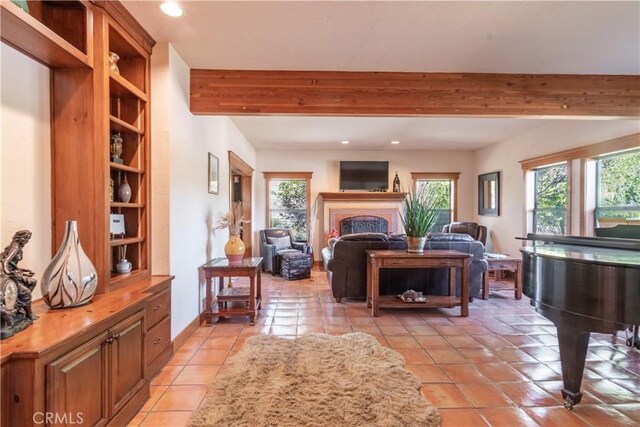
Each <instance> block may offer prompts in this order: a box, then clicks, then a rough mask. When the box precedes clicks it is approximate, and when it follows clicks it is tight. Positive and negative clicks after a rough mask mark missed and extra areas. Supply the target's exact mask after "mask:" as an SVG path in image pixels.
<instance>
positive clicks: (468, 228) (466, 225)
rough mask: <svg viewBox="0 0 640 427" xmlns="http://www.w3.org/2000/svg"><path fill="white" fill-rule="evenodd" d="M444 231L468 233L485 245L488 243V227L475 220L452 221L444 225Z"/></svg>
mask: <svg viewBox="0 0 640 427" xmlns="http://www.w3.org/2000/svg"><path fill="white" fill-rule="evenodd" d="M442 232H443V233H460V234H468V235H469V236H471V237H473V238H474V240H477V241H479V242H480V243H482V244H483V245H486V244H487V227H485V226H484V225H480V224H478V223H475V222H452V223H451V224H447V225H445V226H444V227H442Z"/></svg>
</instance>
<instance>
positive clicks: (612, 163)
mask: <svg viewBox="0 0 640 427" xmlns="http://www.w3.org/2000/svg"><path fill="white" fill-rule="evenodd" d="M595 216H596V224H599V223H604V222H611V223H613V222H618V223H621V224H624V223H626V222H627V221H628V220H630V219H631V220H640V150H633V151H631V152H625V153H617V154H611V155H606V156H602V157H599V158H598V159H597V160H596V209H595ZM600 225H602V224H600Z"/></svg>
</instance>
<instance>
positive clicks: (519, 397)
mask: <svg viewBox="0 0 640 427" xmlns="http://www.w3.org/2000/svg"><path fill="white" fill-rule="evenodd" d="M497 386H498V388H499V389H500V390H502V392H504V394H506V395H507V396H509V398H510V399H511V400H513V401H514V402H515V403H516V404H517V405H518V406H556V405H558V404H559V403H562V402H561V401H560V400H559V399H558V398H556V397H554V396H552V395H550V394H549V393H547V392H546V391H545V390H543V389H541V388H540V387H538V386H537V385H535V384H534V383H524V382H517V383H499V384H497Z"/></svg>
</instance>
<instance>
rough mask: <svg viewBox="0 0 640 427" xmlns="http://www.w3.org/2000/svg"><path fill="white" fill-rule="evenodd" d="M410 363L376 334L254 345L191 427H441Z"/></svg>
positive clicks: (263, 340)
mask: <svg viewBox="0 0 640 427" xmlns="http://www.w3.org/2000/svg"><path fill="white" fill-rule="evenodd" d="M420 386H421V384H420V380H418V378H416V377H415V376H414V375H413V374H411V373H410V372H408V371H407V370H405V369H404V359H403V358H402V356H401V355H400V354H398V353H397V352H395V351H393V350H391V349H389V348H386V347H383V346H381V345H380V344H378V342H377V341H376V339H375V338H373V337H372V336H370V335H367V334H363V333H353V334H346V335H341V336H331V335H324V334H308V335H303V336H301V337H299V338H297V339H285V338H279V337H275V336H255V337H252V338H250V339H248V340H247V342H246V343H245V345H244V347H243V349H242V350H241V351H240V352H238V353H237V354H236V355H235V356H234V357H233V359H232V360H231V361H230V363H229V364H228V365H227V366H226V367H225V368H224V371H223V372H221V373H220V374H219V375H218V376H217V377H216V379H215V380H214V382H213V383H212V384H211V386H210V387H209V390H208V393H207V396H206V398H205V401H204V402H203V404H202V405H201V407H200V409H198V410H197V411H196V412H195V414H194V416H193V417H192V419H191V425H192V426H234V427H236V426H237V427H239V426H251V427H253V426H274V427H275V426H277V427H289V426H311V427H320V426H322V427H325V426H326V427H329V426H330V427H338V426H384V427H391V426H412V427H413V426H439V425H440V424H441V419H440V414H439V413H438V411H437V410H436V408H435V407H433V406H431V405H430V404H429V403H428V402H427V401H426V400H425V399H424V398H423V397H422V396H421V395H420V392H419V389H420Z"/></svg>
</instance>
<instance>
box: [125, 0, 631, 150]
mask: <svg viewBox="0 0 640 427" xmlns="http://www.w3.org/2000/svg"><path fill="white" fill-rule="evenodd" d="M178 3H179V4H180V5H181V6H182V7H183V9H184V10H185V14H184V16H183V17H181V18H170V17H168V16H166V15H164V14H162V12H161V11H160V9H159V4H160V2H159V1H154V0H151V1H124V5H125V6H126V7H127V9H128V10H129V11H130V12H131V13H132V14H133V15H134V16H135V18H136V19H137V20H138V21H139V22H140V23H141V24H142V25H143V26H144V27H145V28H146V29H147V31H149V33H150V34H151V35H152V36H153V37H154V38H155V39H156V40H157V41H168V42H170V43H171V44H172V45H173V46H174V47H175V49H176V51H177V52H178V53H179V54H180V56H181V57H182V58H183V59H184V60H185V62H186V63H187V65H188V66H189V67H191V68H214V69H247V70H267V69H273V70H332V71H424V72H501V73H534V74H536V73H572V74H574V73H575V74H635V75H640V2H638V1H622V2H616V1H523V2H510V1H466V2H461V1H178ZM233 120H234V122H235V123H236V125H237V126H238V127H239V129H240V130H241V131H242V132H243V133H244V134H245V135H246V136H247V138H248V139H249V140H250V141H251V142H252V143H253V144H254V145H255V146H256V148H258V149H261V148H281V149H288V148H291V147H294V146H295V147H296V148H300V147H301V145H300V144H304V147H305V148H309V149H319V148H322V149H328V148H330V147H331V146H332V144H336V143H337V142H339V141H340V140H343V139H349V140H351V141H353V142H352V143H351V144H350V145H349V149H359V150H362V149H388V148H389V147H388V141H389V140H391V139H400V140H401V142H402V143H401V145H400V146H397V147H394V148H395V149H426V148H429V149H439V148H445V147H446V148H448V149H451V148H452V147H453V146H454V144H455V146H456V147H459V148H460V149H473V148H477V147H480V146H483V145H487V144H490V143H492V142H496V141H500V140H502V139H506V138H508V137H510V136H513V135H514V134H517V133H519V132H525V131H527V130H528V129H530V128H531V127H532V126H541V125H543V124H544V120H527V119H468V118H366V117H363V118H335V117H333V118H328V117H324V118H322V117H318V118H312V117H237V118H234V119H233ZM327 144H328V145H327ZM385 144H387V145H385ZM401 147H402V148H401Z"/></svg>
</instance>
